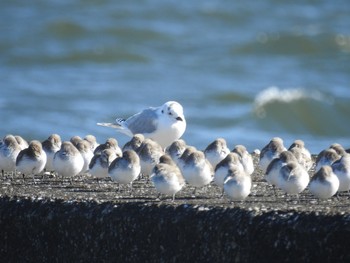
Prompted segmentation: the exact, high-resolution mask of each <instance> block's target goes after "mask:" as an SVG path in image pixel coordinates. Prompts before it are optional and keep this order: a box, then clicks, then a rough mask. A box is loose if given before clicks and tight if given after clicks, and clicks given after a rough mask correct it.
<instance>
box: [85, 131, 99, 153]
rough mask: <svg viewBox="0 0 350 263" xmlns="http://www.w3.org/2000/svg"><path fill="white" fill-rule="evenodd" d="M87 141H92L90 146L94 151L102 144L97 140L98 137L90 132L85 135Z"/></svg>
mask: <svg viewBox="0 0 350 263" xmlns="http://www.w3.org/2000/svg"><path fill="white" fill-rule="evenodd" d="M83 140H85V141H88V142H89V143H90V147H91V150H92V152H94V151H95V149H96V148H97V146H99V145H100V144H99V143H98V142H97V139H96V137H95V136H94V135H91V134H88V135H86V136H85V137H84V139H83Z"/></svg>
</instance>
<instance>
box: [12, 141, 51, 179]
mask: <svg viewBox="0 0 350 263" xmlns="http://www.w3.org/2000/svg"><path fill="white" fill-rule="evenodd" d="M46 158H47V157H46V153H45V151H44V150H43V148H42V145H41V142H39V141H37V140H33V141H31V142H30V144H29V146H28V148H26V149H24V150H22V151H20V152H19V154H18V156H17V159H16V169H17V171H18V172H20V173H21V174H22V175H23V178H24V175H32V176H33V182H34V183H35V180H34V179H35V178H34V176H35V175H36V174H39V173H41V172H42V171H43V170H44V168H45V164H46Z"/></svg>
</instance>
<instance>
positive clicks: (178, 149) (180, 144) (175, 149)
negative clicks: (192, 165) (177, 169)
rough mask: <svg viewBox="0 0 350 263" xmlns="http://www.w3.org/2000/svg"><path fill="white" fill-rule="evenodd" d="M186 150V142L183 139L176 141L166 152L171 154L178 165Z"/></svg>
mask: <svg viewBox="0 0 350 263" xmlns="http://www.w3.org/2000/svg"><path fill="white" fill-rule="evenodd" d="M185 150H186V142H185V141H184V140H182V139H179V140H176V141H174V142H173V143H172V144H170V146H169V147H168V148H166V153H167V154H169V155H170V157H171V158H172V159H173V161H174V162H175V163H176V164H177V165H178V164H179V159H180V157H181V155H182V154H183V153H184V151H185Z"/></svg>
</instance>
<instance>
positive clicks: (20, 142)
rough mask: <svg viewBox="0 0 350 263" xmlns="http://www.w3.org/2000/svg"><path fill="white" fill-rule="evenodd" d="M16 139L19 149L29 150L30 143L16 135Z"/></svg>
mask: <svg viewBox="0 0 350 263" xmlns="http://www.w3.org/2000/svg"><path fill="white" fill-rule="evenodd" d="M15 139H16V141H17V143H18V145H19V147H20V148H21V150H24V149H26V148H28V146H29V144H28V142H27V141H26V140H25V139H23V138H22V137H21V136H19V135H15Z"/></svg>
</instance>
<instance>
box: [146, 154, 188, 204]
mask: <svg viewBox="0 0 350 263" xmlns="http://www.w3.org/2000/svg"><path fill="white" fill-rule="evenodd" d="M150 178H151V181H152V183H153V185H154V187H155V188H156V189H157V191H158V192H159V193H161V194H164V195H171V196H172V198H173V201H174V200H175V194H176V193H177V192H179V191H180V190H181V189H182V187H183V186H184V185H185V179H184V178H183V176H182V174H181V171H180V169H179V167H178V166H177V165H176V163H175V162H174V161H173V160H172V158H171V157H170V156H169V155H163V156H162V157H161V158H160V159H159V163H158V164H157V165H156V166H155V167H154V168H153V170H152V174H151V176H150Z"/></svg>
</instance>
